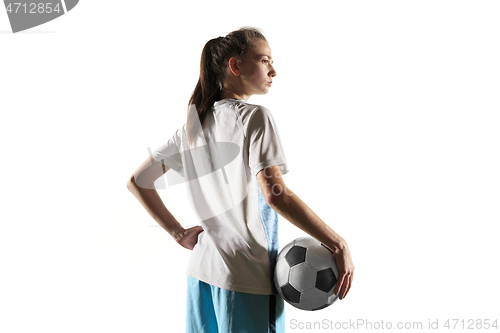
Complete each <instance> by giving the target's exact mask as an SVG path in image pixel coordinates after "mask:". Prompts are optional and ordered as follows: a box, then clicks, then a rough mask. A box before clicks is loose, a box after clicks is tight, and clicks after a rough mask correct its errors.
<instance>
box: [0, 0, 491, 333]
mask: <svg viewBox="0 0 500 333" xmlns="http://www.w3.org/2000/svg"><path fill="white" fill-rule="evenodd" d="M499 11H500V4H499V3H498V2H496V1H481V2H474V1H418V2H417V1H350V2H347V1H344V2H337V1H335V2H332V1H309V2H307V4H304V2H298V1H297V2H293V1H286V2H285V1H277V2H251V3H248V2H247V3H241V4H240V3H238V2H236V3H235V2H230V1H212V2H207V1H185V2H175V4H174V3H172V2H165V1H163V2H162V1H154V2H148V3H137V2H132V1H107V2H95V1H94V2H93V1H81V2H80V3H79V4H78V5H77V7H75V8H74V9H73V10H72V11H71V12H70V13H68V14H67V15H65V16H64V17H60V18H59V19H56V20H54V21H51V22H48V23H46V24H44V25H41V26H38V27H35V28H32V29H30V30H26V31H24V32H20V33H16V34H12V32H11V31H10V26H9V23H8V19H7V15H6V14H0V50H1V52H0V60H1V70H0V91H1V93H0V96H1V99H0V112H1V116H2V118H1V119H2V122H1V132H0V136H1V140H0V145H1V151H2V164H1V171H2V174H3V184H2V189H3V191H2V192H3V194H2V201H1V202H2V206H1V210H0V214H1V215H0V219H1V232H0V247H1V252H0V253H1V272H2V273H1V275H0V280H1V283H0V288H1V289H0V294H1V296H0V307H1V312H0V313H1V320H0V331H2V332H9V333H11V332H12V333H13V332H39V331H47V332H48V331H50V332H149V333H153V332H183V331H184V320H185V315H186V314H185V294H186V290H185V289H186V276H185V269H186V266H187V261H188V259H189V251H188V250H186V249H183V248H181V247H180V246H178V245H177V244H176V243H175V242H174V241H173V239H171V238H170V236H169V235H168V234H167V233H166V232H165V231H164V230H163V229H162V228H160V227H159V226H158V225H157V224H156V223H155V222H154V220H153V219H152V218H151V217H150V216H149V215H148V214H147V212H146V211H145V210H144V209H143V208H142V206H141V205H140V204H139V202H138V201H137V200H136V199H135V198H134V197H133V195H132V194H131V193H130V192H129V191H128V190H127V189H126V181H127V179H128V177H130V176H131V175H132V173H133V172H134V171H135V169H136V168H137V167H138V166H139V165H140V164H141V163H142V162H143V161H144V160H145V159H146V158H147V157H148V150H147V148H148V147H150V148H151V149H154V148H156V147H157V146H159V145H161V144H162V143H164V142H166V140H168V138H170V137H171V136H172V135H173V133H174V131H175V130H176V129H178V128H179V127H181V126H182V124H183V123H184V122H185V116H186V110H187V102H188V99H189V97H190V94H191V92H192V91H193V89H194V86H195V84H196V81H197V77H198V71H199V59H200V55H201V50H202V48H203V46H204V44H205V43H206V42H207V41H208V40H209V39H211V38H214V37H218V36H224V35H225V34H227V33H229V32H231V31H232V30H235V29H238V28H239V27H241V26H255V27H258V28H260V29H262V30H263V31H264V33H265V35H266V37H267V38H268V40H269V42H270V46H271V49H272V52H273V58H274V60H275V68H276V71H277V74H278V75H277V77H276V78H275V80H274V84H273V87H272V88H271V90H270V93H269V94H267V95H261V96H252V97H251V98H250V100H249V102H252V103H255V104H262V105H265V106H266V107H268V108H269V109H270V110H271V112H272V113H273V115H274V118H275V120H276V122H277V124H278V128H279V131H280V136H281V139H282V142H283V145H284V148H285V153H286V156H287V159H288V162H289V165H290V173H289V174H287V175H285V176H284V180H285V182H286V184H287V185H288V186H289V187H290V189H292V190H293V191H294V192H295V193H296V194H297V195H298V196H299V197H300V198H301V199H302V200H303V201H304V202H305V203H306V204H308V205H309V206H310V207H311V208H312V209H313V211H314V212H316V214H317V215H318V216H319V217H320V218H322V219H323V220H324V221H325V222H327V223H328V224H329V225H330V226H331V227H332V228H333V229H334V230H336V231H337V232H338V233H339V234H340V235H342V236H343V237H344V238H345V239H346V240H347V242H348V244H349V246H350V248H351V252H352V257H353V261H354V264H355V266H356V271H355V276H354V282H353V287H352V289H351V291H350V293H349V295H348V296H347V297H346V299H345V300H343V301H338V302H337V303H335V304H334V305H332V306H331V307H329V308H327V309H325V310H321V311H316V312H305V311H300V310H296V309H294V308H293V307H291V306H288V305H287V307H286V325H287V331H290V332H311V331H314V332H316V331H317V332H322V331H325V332H326V331H333V330H334V329H332V328H331V327H330V326H327V327H325V326H324V325H325V323H326V322H335V323H345V322H349V321H351V322H352V321H356V322H357V323H359V321H360V320H365V321H370V322H372V325H375V326H377V325H379V328H380V325H381V322H382V321H383V322H384V323H385V325H387V323H388V322H390V323H392V325H396V324H397V323H399V322H401V323H408V322H409V323H414V322H417V323H418V322H420V323H422V329H420V330H419V331H426V330H427V329H428V325H429V322H435V321H437V320H438V321H439V325H440V328H443V324H444V323H445V321H446V320H447V319H459V320H464V323H465V325H466V326H467V325H468V324H469V320H478V319H479V320H485V319H489V320H490V323H492V322H493V320H494V319H498V309H499V304H498V303H499V301H498V299H499V296H500V295H499V287H498V280H499V279H500V274H499V271H498V264H497V263H496V260H495V259H496V257H497V253H498V252H499V245H498V242H497V238H498V227H497V226H498V224H499V222H500V211H499V199H500V193H499V188H500V176H499V172H498V170H500V156H499V148H500V132H499V131H498V128H499V126H500V115H499V112H500V100H499V98H498V92H499V88H500V83H499V79H498V78H499V77H500V65H499V62H498V59H500V46H499V44H498V40H499V37H500V21H499V20H498V15H499ZM2 13H4V12H2ZM159 193H160V195H161V197H162V198H163V200H164V202H165V204H166V206H167V208H168V209H170V211H171V212H172V214H173V215H174V216H175V217H176V218H177V219H178V220H179V221H180V222H181V223H182V224H183V225H184V226H188V227H189V226H192V225H194V222H193V221H194V216H193V215H192V213H191V212H190V210H189V206H188V202H187V200H186V199H185V192H184V188H183V187H182V186H181V185H177V186H172V187H170V188H169V189H162V190H159ZM280 221H281V227H280V228H281V229H280V241H281V246H282V247H283V246H284V245H285V244H286V243H288V242H289V241H291V240H293V239H294V238H296V237H300V236H304V233H303V232H302V231H300V230H298V229H297V228H295V227H294V226H292V225H291V224H290V223H288V222H287V221H286V220H284V219H283V218H282V217H280ZM495 316H496V317H495ZM318 322H320V323H321V324H322V326H321V327H320V328H318V327H315V328H314V329H308V327H311V326H308V325H317V323H318ZM315 323H316V324H315ZM474 323H476V322H474ZM482 323H484V321H483V322H482ZM499 324H500V323H499ZM460 325H461V324H459V325H458V326H457V327H456V329H455V330H454V331H459V328H460V327H461V326H460ZM474 325H476V324H474ZM374 328H376V327H374ZM394 328H395V327H392V329H394ZM466 328H467V327H466ZM337 330H348V329H346V327H345V326H344V329H337ZM350 330H353V328H352V326H351V327H350ZM355 330H358V331H365V330H370V329H369V328H368V327H366V326H358V327H357V328H356V329H355ZM378 330H379V331H383V330H385V329H382V328H380V329H378ZM406 330H408V331H412V330H417V329H416V328H415V327H411V328H410V327H409V326H406ZM483 330H484V327H483ZM490 330H491V329H490Z"/></svg>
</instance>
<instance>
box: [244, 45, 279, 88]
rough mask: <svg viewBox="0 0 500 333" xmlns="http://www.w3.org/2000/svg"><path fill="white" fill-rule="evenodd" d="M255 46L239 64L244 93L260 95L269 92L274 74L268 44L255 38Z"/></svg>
mask: <svg viewBox="0 0 500 333" xmlns="http://www.w3.org/2000/svg"><path fill="white" fill-rule="evenodd" d="M255 44H256V47H255V49H252V50H250V51H249V52H248V55H247V57H246V60H245V62H244V63H243V64H242V65H240V75H241V83H242V84H243V87H244V88H245V95H249V96H251V95H254V94H256V95H262V94H267V93H268V92H269V88H271V82H272V81H273V78H274V77H275V76H276V71H275V70H274V67H273V59H272V54H271V48H270V47H269V44H268V43H267V42H266V41H265V40H262V39H260V38H256V41H255Z"/></svg>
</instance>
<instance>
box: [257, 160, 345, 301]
mask: <svg viewBox="0 0 500 333" xmlns="http://www.w3.org/2000/svg"><path fill="white" fill-rule="evenodd" d="M257 180H258V182H259V185H260V188H261V191H262V194H263V195H264V198H265V200H266V202H267V203H268V205H269V206H270V207H271V208H272V209H274V210H275V211H276V212H277V213H278V214H280V215H281V216H283V217H284V218H285V219H287V220H288V221H290V222H291V223H292V224H294V225H295V226H297V227H298V228H300V229H301V230H303V231H305V232H306V233H308V234H309V235H311V236H312V237H313V238H315V239H317V240H318V241H320V242H321V243H323V244H325V245H326V246H328V247H329V248H330V249H332V251H333V253H334V254H333V255H334V258H335V262H336V264H337V268H338V270H339V280H338V282H337V285H336V287H335V291H334V292H335V294H338V293H339V292H341V293H340V295H339V297H340V299H342V298H344V297H345V295H346V294H347V292H348V291H349V289H350V287H351V283H352V277H353V272H354V265H353V263H352V259H351V253H350V251H349V247H348V246H347V242H346V241H345V240H344V239H343V238H342V237H341V236H340V235H339V234H337V233H336V232H335V231H334V230H333V229H332V228H330V227H329V226H328V224H326V223H325V222H323V220H321V219H320V218H319V217H318V216H317V215H316V214H315V213H314V212H313V211H312V210H311V208H309V206H307V205H306V204H305V203H304V202H303V201H302V200H301V199H300V198H299V197H298V196H297V195H296V194H295V193H293V192H292V190H290V189H289V188H288V187H287V186H286V185H285V182H284V181H283V177H282V175H281V171H280V169H279V167H278V166H277V165H275V166H271V167H268V168H266V169H263V170H261V171H260V172H259V173H257Z"/></svg>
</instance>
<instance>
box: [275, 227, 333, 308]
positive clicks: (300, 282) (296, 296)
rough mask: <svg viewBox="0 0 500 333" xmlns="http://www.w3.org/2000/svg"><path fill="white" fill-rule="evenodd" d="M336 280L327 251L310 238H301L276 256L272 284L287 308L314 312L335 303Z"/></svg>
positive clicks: (329, 252)
mask: <svg viewBox="0 0 500 333" xmlns="http://www.w3.org/2000/svg"><path fill="white" fill-rule="evenodd" d="M338 276H339V273H338V270H337V266H336V265H335V260H334V259H333V256H332V252H331V250H330V249H328V248H327V247H326V246H324V245H323V244H321V243H320V242H319V241H317V240H316V239H314V238H312V237H301V238H297V239H295V240H293V241H292V242H290V243H289V244H288V245H286V246H285V247H284V248H283V249H282V250H281V252H280V253H279V254H278V257H277V260H276V267H275V274H274V284H275V286H276V289H277V290H278V293H279V294H280V295H281V297H283V299H284V300H285V301H287V302H288V303H289V304H291V305H293V306H294V307H296V308H299V309H302V310H309V311H314V310H319V309H324V308H326V307H327V306H330V305H332V304H333V303H334V302H335V301H336V300H337V298H338V295H336V294H334V293H333V288H334V287H335V284H336V283H337V279H338Z"/></svg>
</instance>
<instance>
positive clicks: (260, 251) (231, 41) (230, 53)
mask: <svg viewBox="0 0 500 333" xmlns="http://www.w3.org/2000/svg"><path fill="white" fill-rule="evenodd" d="M275 76H276V71H275V69H274V67H273V59H272V54H271V48H270V47H269V44H268V43H267V41H266V38H265V37H264V36H263V34H262V33H261V32H260V31H259V30H258V29H255V28H249V27H247V28H241V29H239V30H236V31H233V32H231V33H230V34H228V35H227V36H225V37H219V38H215V39H211V40H210V41H208V42H207V43H206V45H205V47H204V48H203V51H202V55H201V66H200V78H199V81H198V83H197V85H196V88H195V90H194V92H193V94H192V96H191V99H190V101H189V108H188V116H187V121H186V123H185V124H184V125H183V126H182V127H181V128H179V129H178V130H177V131H176V132H175V134H174V135H173V136H172V137H171V138H170V139H169V140H168V142H167V143H166V144H164V145H162V146H160V147H158V149H156V150H155V151H154V152H153V153H152V156H151V157H152V158H148V159H146V161H144V163H143V164H142V165H141V166H140V167H139V168H138V169H137V170H136V172H135V173H134V175H133V176H132V177H131V178H130V179H129V181H128V183H127V187H128V189H129V190H130V191H131V192H132V193H133V194H134V195H135V196H136V198H137V199H138V200H139V201H140V203H141V204H142V205H143V206H144V208H145V209H146V210H147V211H148V213H149V214H150V215H151V216H152V217H153V218H154V219H155V220H156V221H157V222H158V224H160V225H161V226H162V227H163V228H164V229H165V230H166V231H167V232H168V233H169V234H170V235H171V236H172V237H173V238H174V239H175V240H176V241H177V242H178V243H179V244H180V245H181V246H183V247H185V248H187V249H190V250H192V253H191V257H190V262H189V264H188V269H187V275H188V299H187V307H188V308H187V318H186V327H187V332H193V333H194V332H196V333H202V332H207V333H212V332H227V333H240V332H251V333H261V332H262V333H264V332H283V331H284V326H285V323H284V312H283V311H284V304H283V299H281V298H280V297H279V295H277V293H276V290H275V288H274V284H273V281H272V279H273V273H274V264H275V261H276V255H277V253H278V236H277V232H278V230H277V226H278V214H277V213H279V214H280V215H282V216H283V217H284V218H285V219H287V220H288V221H290V222H291V223H293V224H294V225H296V226H297V227H299V228H300V229H302V230H304V231H305V232H307V233H308V234H309V235H311V236H312V237H314V238H316V239H317V240H319V241H320V242H322V243H323V244H325V245H327V246H328V247H330V248H331V249H332V251H333V256H334V259H335V261H336V263H337V266H338V269H339V279H338V282H337V285H336V286H335V293H336V294H338V293H340V294H339V298H340V299H343V298H344V297H345V296H346V294H347V293H348V291H349V289H350V287H351V284H352V279H353V271H354V266H353V263H352V260H351V255H350V252H349V248H348V246H347V243H346V242H345V240H344V239H343V238H342V237H340V236H339V235H338V234H337V233H335V232H334V231H333V230H332V229H331V228H330V227H329V226H328V225H327V224H325V223H324V222H323V221H322V220H321V219H320V218H319V217H318V216H317V215H316V214H315V213H314V212H313V211H312V210H311V209H310V208H309V207H308V206H307V205H306V204H305V203H304V202H303V201H302V200H300V199H299V197H298V196H297V195H296V194H295V193H293V192H292V191H291V190H290V188H288V187H287V186H286V185H285V183H284V181H283V178H282V175H283V174H286V173H287V172H288V165H287V161H286V158H285V154H284V150H283V146H282V144H281V141H280V138H279V134H278V129H277V126H276V123H275V121H274V119H273V116H272V114H271V112H270V110H269V109H267V108H265V107H263V106H260V105H255V104H251V103H249V102H248V99H249V98H250V96H252V95H254V94H267V93H268V92H269V89H270V88H271V83H272V82H273V79H274V77H275ZM169 169H174V170H175V171H176V172H177V173H178V174H179V175H180V176H182V177H184V180H185V183H186V189H187V192H188V199H189V201H190V203H191V204H192V207H193V209H194V211H195V213H196V214H197V216H198V217H199V222H200V224H201V226H196V227H192V228H189V229H184V228H183V227H182V225H181V224H180V223H179V222H178V221H177V220H176V219H175V218H174V217H173V216H172V215H171V214H170V212H169V211H168V210H167V208H166V207H165V206H164V204H163V202H162V201H161V199H160V197H159V196H158V192H157V191H156V189H155V187H154V181H155V180H156V179H158V178H159V177H160V176H162V175H163V174H164V173H165V172H167V171H168V170H169ZM311 174H316V173H315V172H311Z"/></svg>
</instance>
